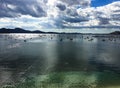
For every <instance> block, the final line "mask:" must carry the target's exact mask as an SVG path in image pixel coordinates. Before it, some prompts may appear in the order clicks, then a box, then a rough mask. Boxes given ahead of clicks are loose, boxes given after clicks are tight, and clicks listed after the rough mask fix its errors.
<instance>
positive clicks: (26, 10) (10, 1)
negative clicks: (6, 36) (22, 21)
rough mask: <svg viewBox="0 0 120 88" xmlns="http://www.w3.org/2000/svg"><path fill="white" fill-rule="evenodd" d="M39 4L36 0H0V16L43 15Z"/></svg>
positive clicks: (42, 9) (42, 8)
mask: <svg viewBox="0 0 120 88" xmlns="http://www.w3.org/2000/svg"><path fill="white" fill-rule="evenodd" d="M40 4H41V3H40V2H37V0H0V17H15V16H20V15H31V16H34V17H41V16H45V15H46V13H45V11H44V7H43V6H42V5H40Z"/></svg>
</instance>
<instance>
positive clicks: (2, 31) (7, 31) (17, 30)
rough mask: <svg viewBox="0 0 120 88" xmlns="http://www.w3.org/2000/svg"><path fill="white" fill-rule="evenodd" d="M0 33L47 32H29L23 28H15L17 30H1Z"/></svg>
mask: <svg viewBox="0 0 120 88" xmlns="http://www.w3.org/2000/svg"><path fill="white" fill-rule="evenodd" d="M0 33H45V32H42V31H39V30H36V31H29V30H24V29H22V28H15V29H7V28H1V29H0Z"/></svg>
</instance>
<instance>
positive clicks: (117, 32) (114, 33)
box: [110, 31, 120, 35]
mask: <svg viewBox="0 0 120 88" xmlns="http://www.w3.org/2000/svg"><path fill="white" fill-rule="evenodd" d="M110 34H112V35H120V31H115V32H112V33H110Z"/></svg>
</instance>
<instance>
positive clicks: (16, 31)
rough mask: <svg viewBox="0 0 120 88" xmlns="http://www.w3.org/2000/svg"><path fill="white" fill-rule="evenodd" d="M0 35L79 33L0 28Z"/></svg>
mask: <svg viewBox="0 0 120 88" xmlns="http://www.w3.org/2000/svg"><path fill="white" fill-rule="evenodd" d="M0 33H45V34H81V33H65V32H60V33H59V32H44V31H40V30H35V31H29V30H24V29H22V28H15V29H7V28H1V29H0Z"/></svg>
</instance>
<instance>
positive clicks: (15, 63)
mask: <svg viewBox="0 0 120 88" xmlns="http://www.w3.org/2000/svg"><path fill="white" fill-rule="evenodd" d="M21 36H22V37H21ZM31 36H32V37H31ZM33 36H36V37H35V38H33ZM20 37H21V38H20ZM0 86H1V88H2V87H5V88H7V86H9V87H10V88H120V38H119V36H118V37H114V38H111V37H108V38H107V37H104V38H103V37H98V38H95V37H92V36H91V35H84V36H82V35H79V34H76V35H75V34H73V35H67V34H66V35H65V34H64V35H62V34H61V35H57V34H56V35H54V34H53V35H32V34H31V35H29V36H28V35H25V34H21V35H17V34H16V37H14V36H13V35H0Z"/></svg>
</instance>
